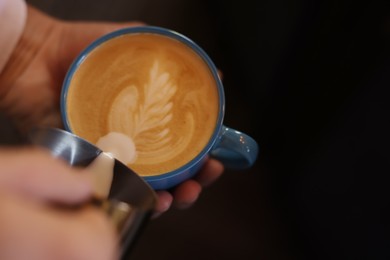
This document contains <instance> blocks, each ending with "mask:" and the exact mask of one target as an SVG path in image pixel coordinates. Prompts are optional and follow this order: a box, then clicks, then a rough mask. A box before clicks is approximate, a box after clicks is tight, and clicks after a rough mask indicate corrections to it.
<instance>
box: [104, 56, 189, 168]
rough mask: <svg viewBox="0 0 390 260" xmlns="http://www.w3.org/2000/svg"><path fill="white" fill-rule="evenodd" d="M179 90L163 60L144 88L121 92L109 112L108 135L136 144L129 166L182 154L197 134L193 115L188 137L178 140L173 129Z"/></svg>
mask: <svg viewBox="0 0 390 260" xmlns="http://www.w3.org/2000/svg"><path fill="white" fill-rule="evenodd" d="M176 90H177V85H176V84H175V82H173V79H172V78H171V76H170V74H169V73H168V72H166V71H162V70H161V68H160V63H159V61H155V62H154V63H153V65H152V67H151V69H150V72H149V80H148V81H147V82H146V84H145V85H144V86H143V87H142V88H140V87H139V86H135V85H130V86H127V87H125V88H123V89H122V90H121V91H120V92H119V93H118V95H117V96H116V98H115V99H114V101H113V103H112V107H111V111H110V113H109V115H110V117H109V119H108V129H109V134H108V135H110V133H121V134H124V135H125V136H126V137H127V138H129V139H131V141H132V142H133V143H134V146H133V147H134V149H135V151H126V153H129V154H133V155H134V157H133V158H131V160H130V159H129V160H127V162H126V163H132V162H134V161H136V162H137V163H142V164H148V163H159V162H163V161H166V160H167V159H170V158H172V157H174V156H175V155H176V154H178V153H181V152H182V150H183V149H184V148H185V147H186V144H188V143H189V141H190V140H189V139H190V138H189V137H191V132H192V131H194V130H193V129H191V128H193V127H191V125H192V126H193V125H194V119H193V117H192V115H191V113H187V115H186V121H187V122H189V123H190V124H188V129H187V131H188V133H189V134H188V135H186V136H187V137H185V136H181V137H180V138H174V137H173V135H172V130H171V129H170V123H171V121H172V119H173V112H172V108H173V106H174V105H175V104H174V103H173V101H172V99H173V97H174V95H175V93H176ZM191 122H192V123H191ZM108 135H106V136H104V137H102V139H104V138H107V137H108ZM113 136H117V137H118V136H119V135H113ZM121 136H123V135H121ZM113 138H115V137H113ZM122 139H123V141H126V140H124V138H123V137H122ZM112 141H114V140H112ZM128 141H129V140H127V142H128ZM116 142H118V141H117V140H116ZM180 147H181V148H182V149H180ZM156 160H158V161H156Z"/></svg>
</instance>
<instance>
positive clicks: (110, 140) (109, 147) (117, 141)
mask: <svg viewBox="0 0 390 260" xmlns="http://www.w3.org/2000/svg"><path fill="white" fill-rule="evenodd" d="M96 146H97V147H99V148H100V149H101V150H103V151H104V152H106V153H109V154H111V155H112V156H114V157H115V158H116V159H118V160H119V161H121V162H122V163H124V164H129V163H133V162H134V161H135V160H136V158H137V151H136V149H135V145H134V141H133V140H132V139H131V137H129V136H127V135H125V134H122V133H118V132H109V133H108V134H107V135H105V136H102V137H100V138H99V140H98V142H97V143H96Z"/></svg>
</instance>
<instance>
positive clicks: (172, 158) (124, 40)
mask: <svg viewBox="0 0 390 260" xmlns="http://www.w3.org/2000/svg"><path fill="white" fill-rule="evenodd" d="M61 113H62V119H63V122H64V126H65V129H66V130H68V131H70V132H72V133H74V134H75V135H77V136H79V137H81V138H84V139H86V140H87V141H89V142H91V143H94V144H96V145H97V146H98V147H99V148H100V149H102V150H103V151H105V152H110V153H112V154H113V155H114V156H115V158H117V159H118V160H120V161H121V162H122V163H124V164H126V165H127V166H128V167H129V168H131V169H132V170H133V171H135V172H136V173H137V174H139V175H140V176H142V177H143V178H144V180H146V182H147V183H149V184H150V185H151V187H152V188H154V189H155V190H160V189H169V188H171V187H173V186H175V185H177V184H179V183H181V182H183V181H185V180H187V179H189V178H191V177H193V176H194V175H195V174H196V173H197V172H198V170H199V169H200V168H201V166H202V165H203V163H204V162H205V161H206V159H207V157H208V156H211V157H214V158H216V159H218V160H220V161H221V162H222V163H223V164H224V165H225V167H226V168H227V169H236V170H240V169H246V168H249V167H251V166H252V165H253V164H254V162H255V161H256V159H257V155H258V145H257V143H256V141H255V140H254V139H253V138H251V137H250V136H248V135H247V134H245V133H242V132H240V131H237V130H234V129H232V128H229V127H226V126H225V125H224V124H223V119H224V114H225V96H224V89H223V84H222V81H221V79H220V77H219V75H218V70H217V68H216V66H215V65H214V63H213V61H212V60H211V59H210V57H209V56H208V55H207V54H206V52H205V51H204V50H203V49H202V48H201V47H199V46H198V45H197V44H196V43H195V42H193V41H192V40H191V39H189V38H187V37H186V36H184V35H182V34H180V33H178V32H175V31H172V30H169V29H166V28H161V27H154V26H142V27H130V28H125V29H121V30H118V31H115V32H112V33H109V34H107V35H105V36H103V37H101V38H99V39H97V40H96V41H94V42H93V43H92V44H90V45H89V46H88V47H87V48H86V49H85V50H84V51H82V52H81V53H80V55H79V56H78V57H77V58H76V59H75V61H74V62H73V64H72V65H71V67H70V69H69V71H68V73H67V75H66V77H65V81H64V84H63V88H62V93H61Z"/></svg>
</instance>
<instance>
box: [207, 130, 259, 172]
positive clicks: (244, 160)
mask: <svg viewBox="0 0 390 260" xmlns="http://www.w3.org/2000/svg"><path fill="white" fill-rule="evenodd" d="M258 150H259V147H258V145H257V143H256V141H255V140H254V139H253V138H252V137H250V136H249V135H247V134H245V133H242V132H240V131H237V130H235V129H232V128H229V127H226V126H224V125H223V126H222V129H221V135H220V139H219V141H218V142H217V143H216V144H215V145H214V147H213V148H212V149H211V152H210V156H211V157H213V158H215V159H217V160H219V161H220V162H222V163H223V165H224V166H225V167H226V168H227V169H232V170H242V169H246V168H249V167H251V166H252V165H253V164H254V163H255V161H256V158H257V155H258Z"/></svg>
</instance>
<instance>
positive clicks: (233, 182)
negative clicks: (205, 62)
mask: <svg viewBox="0 0 390 260" xmlns="http://www.w3.org/2000/svg"><path fill="white" fill-rule="evenodd" d="M27 2H29V3H31V4H32V5H34V6H36V7H38V8H40V9H41V10H44V11H46V12H47V13H49V14H52V15H54V16H56V17H59V18H62V19H67V20H106V21H132V20H138V21H143V22H146V23H148V24H150V25H157V26H163V27H168V28H171V29H174V30H176V31H178V32H181V33H183V34H185V35H187V36H189V37H190V38H192V39H193V40H194V41H195V42H197V43H198V44H199V45H200V46H201V47H202V48H203V49H204V50H205V51H206V52H207V53H208V54H209V55H210V56H211V58H212V59H213V60H214V61H215V63H216V65H217V67H219V68H220V69H221V71H222V72H223V79H224V85H225V94H226V119H225V124H226V125H228V126H230V127H233V128H236V129H238V130H241V131H243V132H246V133H248V134H249V135H251V136H253V137H254V138H255V139H256V140H257V141H258V143H259V145H260V155H259V160H258V162H257V163H256V165H255V166H254V167H253V168H251V169H249V170H246V171H242V172H233V171H232V172H230V171H226V173H225V174H224V175H223V176H222V178H221V179H220V180H219V181H217V182H216V183H215V184H214V185H212V186H211V187H208V188H206V189H205V190H204V192H203V193H202V194H201V197H200V198H199V200H198V202H197V203H196V204H195V205H194V206H193V207H192V208H190V209H187V210H171V211H170V212H168V213H166V214H164V215H162V216H161V217H160V218H158V219H156V220H153V221H151V222H150V223H149V225H148V226H147V227H146V229H145V232H144V233H143V234H142V236H141V238H140V240H139V241H138V243H137V245H136V247H135V249H134V252H133V255H132V258H133V259H152V258H161V259H172V260H173V259H188V260H191V259H390V234H389V224H388V221H389V219H390V217H389V213H388V212H390V210H389V198H390V196H389V195H390V194H389V188H388V186H389V181H388V180H389V178H388V175H389V173H390V171H389V169H390V167H389V166H390V152H389V146H390V138H389V137H388V134H389V133H390V118H389V115H390V108H389V101H388V99H389V93H390V91H389V86H390V59H389V58H390V56H389V54H390V53H389V49H390V38H389V37H390V11H389V10H390V9H389V3H388V1H363V2H355V1H344V0H340V1H337V0H333V1H332V0H330V1H320V0H318V1H308V0H294V1H288V0H264V1H253V0H252V1H247V0H241V1H238V2H237V1H233V2H232V1H228V2H225V1H222V0H214V1H206V0H196V1H195V0H165V1H164V0H155V1H154V0H142V1H141V0H139V1H137V0H110V1H108V0H94V1H93V0H77V1H76V0H68V1H60V0H58V1H55V0H30V1H27ZM0 125H1V129H0V131H1V136H0V140H1V143H3V144H11V145H13V144H17V143H18V142H19V138H18V136H17V135H15V134H14V132H13V130H12V126H10V125H9V124H8V123H7V121H6V119H3V118H2V119H1V124H0Z"/></svg>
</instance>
